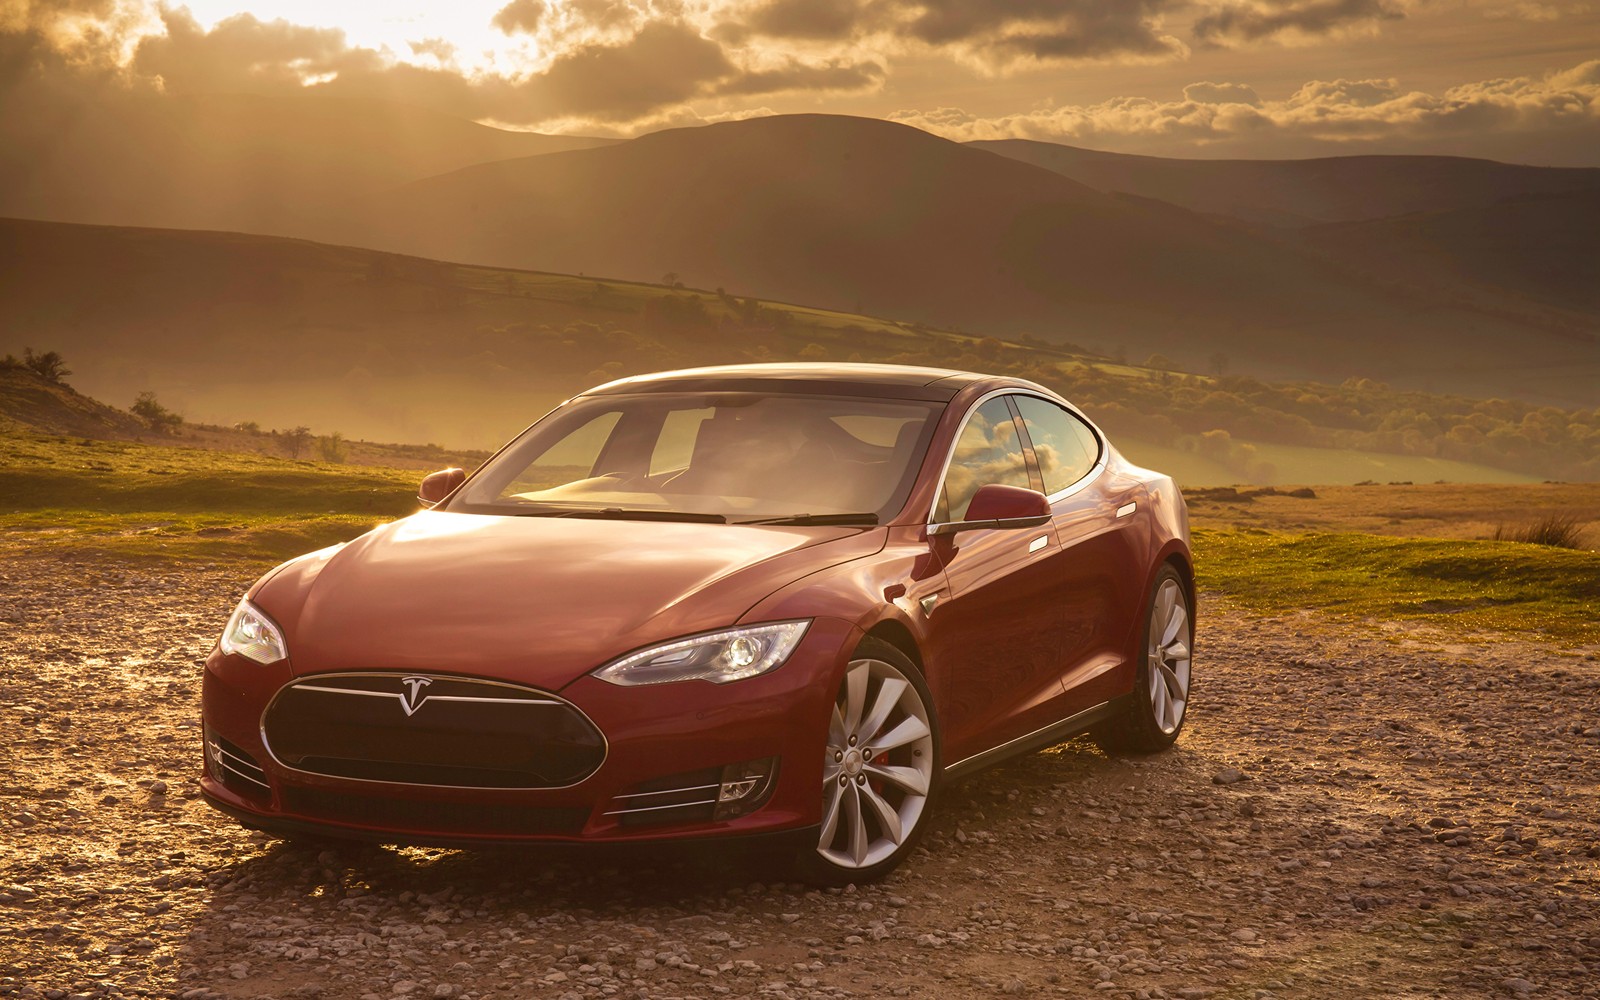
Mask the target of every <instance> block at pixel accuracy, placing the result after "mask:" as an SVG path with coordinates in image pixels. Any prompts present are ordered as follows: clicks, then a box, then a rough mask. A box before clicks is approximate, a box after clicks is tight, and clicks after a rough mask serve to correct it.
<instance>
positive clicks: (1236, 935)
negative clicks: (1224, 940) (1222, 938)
mask: <svg viewBox="0 0 1600 1000" xmlns="http://www.w3.org/2000/svg"><path fill="white" fill-rule="evenodd" d="M1230 936H1231V937H1232V938H1233V939H1234V940H1235V941H1243V942H1245V943H1247V944H1248V943H1249V942H1251V941H1254V940H1255V939H1256V937H1257V935H1256V932H1255V931H1253V930H1251V929H1250V928H1248V927H1241V928H1239V929H1238V930H1236V931H1234V932H1233V934H1232V935H1230Z"/></svg>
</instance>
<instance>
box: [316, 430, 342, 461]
mask: <svg viewBox="0 0 1600 1000" xmlns="http://www.w3.org/2000/svg"><path fill="white" fill-rule="evenodd" d="M317 451H319V452H321V453H322V460H323V461H324V462H332V463H333V464H334V465H343V464H344V460H345V459H346V458H348V457H350V449H349V448H347V447H345V441H344V435H343V434H340V433H339V432H338V431H334V432H333V433H332V434H328V435H325V436H323V437H320V438H317Z"/></svg>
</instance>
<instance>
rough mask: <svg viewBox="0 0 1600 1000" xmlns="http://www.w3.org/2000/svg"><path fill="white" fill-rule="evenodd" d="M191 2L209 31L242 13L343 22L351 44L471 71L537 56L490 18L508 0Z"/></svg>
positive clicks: (318, 23) (314, 23)
mask: <svg viewBox="0 0 1600 1000" xmlns="http://www.w3.org/2000/svg"><path fill="white" fill-rule="evenodd" d="M184 6H186V7H188V9H189V11H190V13H192V14H193V15H194V17H195V20H197V21H198V22H200V24H201V26H202V27H204V28H205V29H206V30H208V31H209V30H210V29H212V28H214V27H215V26H216V25H217V24H218V23H220V22H222V21H224V20H226V19H227V18H229V17H232V16H234V15H236V14H251V15H253V16H254V17H256V18H257V19H258V20H262V21H273V20H278V19H282V20H285V21H288V22H290V23H291V24H298V25H305V26H307V27H317V28H338V29H339V30H341V31H343V32H344V34H345V39H346V41H347V42H348V43H349V44H350V45H352V46H362V47H365V48H371V49H376V50H378V51H380V52H383V53H384V54H385V55H387V56H389V57H390V58H392V59H394V60H395V61H397V62H406V63H413V64H415V65H419V66H438V65H444V66H453V67H455V68H458V69H461V70H463V71H465V72H468V73H472V72H481V71H485V70H500V71H512V70H518V69H524V68H526V67H527V65H528V64H529V63H530V62H531V61H532V60H533V59H534V57H535V56H536V51H535V49H534V48H533V46H532V45H531V44H530V40H529V39H528V38H526V37H522V36H518V37H508V36H507V35H506V34H504V33H503V32H501V31H500V30H499V29H498V28H495V27H494V26H493V25H492V24H491V23H490V22H491V20H492V19H493V18H494V15H495V12H496V11H498V10H499V9H500V8H501V7H503V6H505V0H454V2H452V3H438V2H427V0H386V2H384V3H372V2H371V0H245V2H241V0H188V2H187V3H185V4H184ZM441 41H442V42H443V43H444V44H443V45H442V46H441V45H438V44H433V43H436V42H441Z"/></svg>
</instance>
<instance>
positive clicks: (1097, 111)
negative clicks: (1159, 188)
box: [889, 60, 1600, 160]
mask: <svg viewBox="0 0 1600 1000" xmlns="http://www.w3.org/2000/svg"><path fill="white" fill-rule="evenodd" d="M1197 88H1198V89H1197ZM1184 93H1185V96H1184V99H1182V100H1177V101H1155V100H1149V99H1146V98H1139V97H1122V98H1116V99H1114V100H1109V101H1104V102H1101V103H1099V104H1092V105H1077V106H1063V107H1050V108H1042V109H1038V110H1034V111H1030V112H1027V113H1025V114H1016V115H1003V116H999V117H980V116H977V115H971V114H968V113H966V112H965V111H962V110H960V109H956V108H939V109H936V110H933V111H901V112H896V113H895V114H893V115H890V116H889V117H890V118H891V119H893V120H895V121H900V122H904V123H906V124H909V125H915V126H918V127H920V128H925V129H927V130H929V131H931V132H936V133H938V134H941V135H945V136H948V137H950V138H953V139H961V140H970V139H1002V138H1026V139H1043V140H1047V141H1052V142H1066V143H1079V144H1086V145H1092V146H1097V147H1101V148H1121V149H1130V150H1132V149H1138V150H1141V151H1169V152H1176V153H1177V154H1178V155H1183V154H1184V153H1188V152H1192V151H1193V149H1194V148H1195V147H1196V146H1213V147H1221V148H1223V149H1228V150H1230V151H1245V152H1254V151H1257V150H1260V151H1262V152H1259V153H1257V155H1285V151H1286V150H1288V149H1291V148H1293V149H1297V150H1304V151H1312V150H1318V151H1321V152H1323V153H1324V154H1331V153H1334V152H1350V151H1353V150H1351V149H1350V148H1349V147H1351V146H1358V145H1359V146H1378V147H1381V146H1384V145H1385V144H1388V145H1389V146H1391V147H1394V148H1401V147H1403V148H1412V145H1413V144H1427V145H1431V146H1432V148H1435V149H1437V148H1439V146H1440V145H1441V144H1442V143H1445V142H1452V141H1454V142H1457V143H1460V144H1461V145H1462V147H1464V148H1477V145H1483V144H1487V143H1492V142H1494V141H1495V140H1499V139H1503V140H1505V142H1504V145H1505V147H1506V148H1513V149H1514V148H1518V142H1519V141H1520V139H1519V137H1526V136H1539V137H1543V138H1547V139H1550V140H1551V141H1552V143H1553V145H1551V146H1550V148H1551V149H1552V150H1556V151H1558V152H1559V151H1560V150H1575V151H1581V150H1582V149H1583V148H1585V147H1587V148H1588V149H1589V150H1590V151H1591V152H1590V153H1589V154H1588V159H1590V160H1592V159H1593V153H1592V150H1593V149H1594V148H1597V145H1600V60H1592V61H1589V62H1585V63H1583V64H1581V65H1578V66H1575V67H1573V68H1571V69H1568V70H1563V71H1560V72H1555V73H1550V74H1547V75H1546V76H1544V77H1542V78H1532V77H1514V78H1507V79H1495V80H1484V81H1480V82H1477V83H1468V84H1462V85H1460V86H1456V87H1451V88H1449V89H1448V90H1445V91H1444V92H1443V93H1441V94H1428V93H1423V92H1421V91H1406V90H1403V89H1402V88H1401V87H1400V86H1399V85H1398V83H1397V82H1396V81H1394V80H1331V81H1312V82H1309V83H1306V84H1305V85H1304V86H1302V87H1300V88H1299V89H1298V90H1296V91H1295V92H1294V93H1293V94H1291V95H1290V96H1289V97H1288V98H1286V99H1284V100H1280V101H1263V100H1261V99H1260V98H1259V97H1257V96H1256V94H1255V92H1254V91H1253V90H1251V89H1250V88H1248V87H1243V86H1241V85H1238V84H1227V85H1218V84H1196V85H1192V86H1191V87H1188V88H1185V92H1184ZM1230 96H1231V97H1232V99H1231V100H1230V99H1226V98H1228V97H1230ZM1474 144H1477V145H1474ZM1497 148H1498V147H1497ZM1480 155H1483V154H1480ZM1552 155H1554V154H1552ZM1573 158H1575V157H1568V159H1573Z"/></svg>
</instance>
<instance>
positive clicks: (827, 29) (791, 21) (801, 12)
mask: <svg viewBox="0 0 1600 1000" xmlns="http://www.w3.org/2000/svg"><path fill="white" fill-rule="evenodd" d="M869 20H870V15H869V13H868V7H867V5H866V4H863V3H862V2H861V0H768V2H765V3H762V4H761V5H759V6H757V7H756V8H755V9H754V10H752V11H751V12H750V13H749V14H748V15H747V17H746V20H745V25H746V26H747V27H749V28H750V29H751V30H753V31H755V32H756V33H758V34H762V35H766V36H768V37H772V38H803V39H813V40H824V41H838V40H841V39H846V38H850V37H851V36H853V35H856V34H858V33H859V32H860V31H862V29H863V28H864V26H865V24H866V23H868V22H869Z"/></svg>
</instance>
